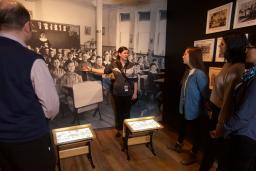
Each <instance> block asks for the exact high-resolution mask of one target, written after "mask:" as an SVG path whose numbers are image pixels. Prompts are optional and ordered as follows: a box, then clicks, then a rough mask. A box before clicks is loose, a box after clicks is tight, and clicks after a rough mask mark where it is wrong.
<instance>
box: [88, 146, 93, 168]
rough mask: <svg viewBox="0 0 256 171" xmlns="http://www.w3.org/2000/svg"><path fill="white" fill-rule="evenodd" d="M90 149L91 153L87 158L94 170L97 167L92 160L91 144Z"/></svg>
mask: <svg viewBox="0 0 256 171" xmlns="http://www.w3.org/2000/svg"><path fill="white" fill-rule="evenodd" d="M88 148H89V153H88V154H87V158H88V160H89V162H90V163H91V166H92V168H93V169H94V168H95V165H94V163H93V160H92V153H91V143H89V144H88Z"/></svg>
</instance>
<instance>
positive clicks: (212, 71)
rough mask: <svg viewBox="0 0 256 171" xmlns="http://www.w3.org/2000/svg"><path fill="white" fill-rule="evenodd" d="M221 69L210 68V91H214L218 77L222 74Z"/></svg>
mask: <svg viewBox="0 0 256 171" xmlns="http://www.w3.org/2000/svg"><path fill="white" fill-rule="evenodd" d="M221 69H222V68H218V67H210V68H209V89H211V90H212V89H213V86H214V85H215V79H216V76H217V75H218V74H219V73H220V71H221Z"/></svg>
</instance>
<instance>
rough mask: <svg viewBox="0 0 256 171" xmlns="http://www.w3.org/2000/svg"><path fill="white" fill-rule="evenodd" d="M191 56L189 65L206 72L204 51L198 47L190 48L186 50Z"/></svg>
mask: <svg viewBox="0 0 256 171" xmlns="http://www.w3.org/2000/svg"><path fill="white" fill-rule="evenodd" d="M186 50H187V51H188V54H189V64H190V65H191V66H192V67H193V68H197V69H201V70H202V71H205V67H204V63H203V53H202V49H201V48H198V47H190V48H187V49H186Z"/></svg>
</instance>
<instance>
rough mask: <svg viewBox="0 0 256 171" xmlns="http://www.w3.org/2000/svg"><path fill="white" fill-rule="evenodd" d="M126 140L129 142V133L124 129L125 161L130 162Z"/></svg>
mask: <svg viewBox="0 0 256 171" xmlns="http://www.w3.org/2000/svg"><path fill="white" fill-rule="evenodd" d="M128 140H129V131H128V129H126V130H125V150H126V156H127V160H130V156H129V152H128Z"/></svg>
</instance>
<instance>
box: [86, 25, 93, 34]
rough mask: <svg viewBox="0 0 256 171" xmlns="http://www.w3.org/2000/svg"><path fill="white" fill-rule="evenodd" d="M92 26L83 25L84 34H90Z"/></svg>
mask: <svg viewBox="0 0 256 171" xmlns="http://www.w3.org/2000/svg"><path fill="white" fill-rule="evenodd" d="M91 32H92V28H91V27H90V26H84V34H85V35H91Z"/></svg>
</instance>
